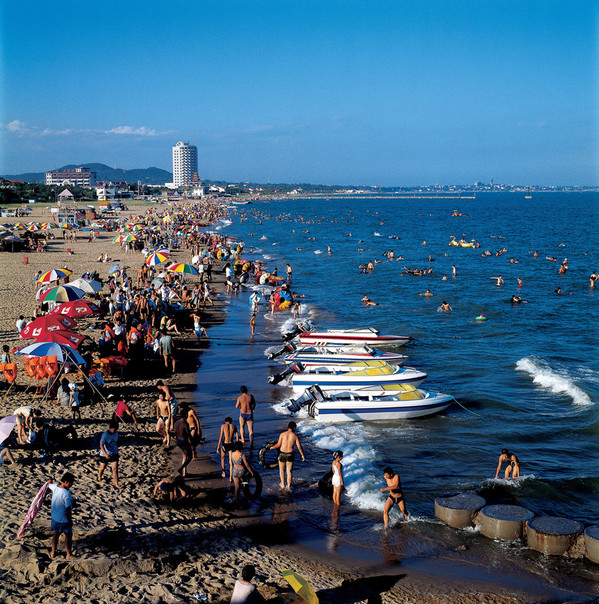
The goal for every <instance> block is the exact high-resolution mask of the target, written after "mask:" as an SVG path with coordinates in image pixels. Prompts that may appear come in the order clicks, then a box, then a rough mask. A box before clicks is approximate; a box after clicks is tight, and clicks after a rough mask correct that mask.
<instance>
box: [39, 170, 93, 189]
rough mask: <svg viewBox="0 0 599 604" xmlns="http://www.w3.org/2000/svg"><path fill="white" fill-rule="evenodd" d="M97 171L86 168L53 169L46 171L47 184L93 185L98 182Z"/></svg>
mask: <svg viewBox="0 0 599 604" xmlns="http://www.w3.org/2000/svg"><path fill="white" fill-rule="evenodd" d="M96 176H97V174H96V172H93V171H91V170H87V169H86V168H75V169H74V170H52V171H50V172H46V184H47V185H71V186H74V187H93V186H94V185H95V184H96Z"/></svg>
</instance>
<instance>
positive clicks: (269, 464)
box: [258, 440, 279, 470]
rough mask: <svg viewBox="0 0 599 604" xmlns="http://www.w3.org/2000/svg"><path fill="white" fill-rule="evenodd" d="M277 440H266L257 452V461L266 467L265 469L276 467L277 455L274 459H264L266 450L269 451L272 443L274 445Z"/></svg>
mask: <svg viewBox="0 0 599 604" xmlns="http://www.w3.org/2000/svg"><path fill="white" fill-rule="evenodd" d="M276 444H277V441H276V440H271V441H270V442H267V443H266V444H265V445H264V446H263V447H262V448H261V449H260V452H259V453H258V461H259V462H260V465H261V466H262V467H263V468H264V469H266V470H272V469H274V468H276V467H278V465H279V462H278V455H277V457H276V458H275V460H274V461H270V462H269V461H266V452H267V451H270V449H271V448H272V446H273V445H276Z"/></svg>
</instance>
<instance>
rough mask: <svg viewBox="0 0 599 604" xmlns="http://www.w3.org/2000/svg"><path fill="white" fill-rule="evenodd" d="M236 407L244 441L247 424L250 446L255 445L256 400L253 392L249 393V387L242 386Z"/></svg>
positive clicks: (243, 441) (243, 440)
mask: <svg viewBox="0 0 599 604" xmlns="http://www.w3.org/2000/svg"><path fill="white" fill-rule="evenodd" d="M235 408H236V409H239V436H240V440H241V442H242V443H244V444H245V427H246V425H247V429H248V437H249V441H250V447H253V445H254V409H255V408H256V400H255V399H254V397H253V396H252V395H251V394H248V391H247V387H246V386H242V387H241V394H240V395H239V396H238V397H237V402H236V403H235Z"/></svg>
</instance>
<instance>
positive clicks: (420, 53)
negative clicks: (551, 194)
mask: <svg viewBox="0 0 599 604" xmlns="http://www.w3.org/2000/svg"><path fill="white" fill-rule="evenodd" d="M176 4H177V10H174V9H173V7H172V6H170V5H165V4H164V3H162V2H157V1H155V0H148V1H146V2H143V3H142V2H139V1H138V0H130V2H127V3H124V4H120V3H119V4H117V3H116V2H114V1H113V0H107V1H106V2H104V3H102V4H95V3H91V4H81V3H75V2H71V1H70V0H68V1H67V0H65V1H63V2H59V3H58V4H56V3H54V4H51V3H50V4H48V3H45V2H41V1H40V0H33V1H32V2H31V3H29V4H28V5H27V7H28V8H27V10H26V11H25V10H24V9H23V8H22V5H18V4H17V3H10V4H7V3H5V4H3V5H2V6H1V7H0V21H1V23H2V25H1V27H2V42H0V44H1V50H2V67H1V69H2V82H3V84H2V88H1V90H0V94H1V97H0V101H1V102H0V137H1V138H0V143H1V144H0V174H19V173H24V172H42V171H47V170H52V169H56V168H59V167H61V166H64V165H66V164H78V165H79V164H81V163H89V162H100V163H105V164H108V165H117V166H118V167H119V168H123V169H132V168H143V167H149V166H156V167H158V168H162V169H165V170H169V171H170V170H172V147H173V145H175V144H176V142H177V141H180V140H185V141H190V142H191V143H192V144H193V145H195V146H197V153H198V159H199V165H200V171H199V178H200V179H209V180H217V181H218V180H222V181H230V182H243V181H251V182H264V183H266V182H288V183H293V182H296V183H301V182H306V183H314V184H350V183H352V184H370V185H382V186H411V185H424V184H434V183H442V184H452V183H464V184H467V183H474V182H476V181H483V182H489V181H490V180H491V179H492V178H493V179H494V180H495V182H501V183H514V184H531V185H532V184H538V185H597V184H599V146H598V144H597V141H598V140H599V139H598V133H599V128H598V127H599V121H598V119H597V118H598V116H597V107H598V104H597V90H598V84H599V82H598V78H597V56H598V53H597V50H596V47H597V40H596V32H597V24H598V15H599V10H598V8H597V6H596V4H595V3H594V2H591V1H587V0H581V1H579V2H576V3H563V2H559V1H552V0H547V1H544V2H540V1H537V0H530V1H528V2H524V3H523V2H516V1H503V2H501V1H499V2H494V3H488V2H484V1H483V2H481V1H480V0H478V1H474V0H462V1H460V2H452V1H449V0H422V1H420V2H418V3H414V2H408V1H402V0H397V1H396V2H377V3H373V2H370V1H367V0H363V1H357V0H345V1H343V2H341V1H340V0H339V1H337V0H330V1H327V2H322V1H319V2H317V1H312V0H305V1H304V2H301V3H291V2H284V1H274V0H273V1H258V2H257V3H247V2H243V1H241V0H238V1H231V0H222V1H221V2H218V3H213V2H203V1H201V0H199V1H191V0H188V1H184V0H181V1H180V2H177V3H176ZM57 9H59V10H60V14H61V18H60V19H56V18H55V16H54V13H55V11H56V10H57ZM65 74H68V75H69V77H64V75H65Z"/></svg>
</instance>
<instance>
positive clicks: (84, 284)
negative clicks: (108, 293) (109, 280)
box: [69, 277, 102, 294]
mask: <svg viewBox="0 0 599 604" xmlns="http://www.w3.org/2000/svg"><path fill="white" fill-rule="evenodd" d="M69 285H70V286H72V287H78V288H79V289H82V290H83V291H84V292H85V293H86V294H97V293H98V292H100V291H102V284H101V283H100V282H99V281H93V280H92V279H84V278H83V277H79V279H75V280H74V281H71V282H70V283H69Z"/></svg>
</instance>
